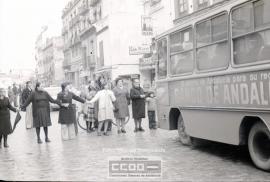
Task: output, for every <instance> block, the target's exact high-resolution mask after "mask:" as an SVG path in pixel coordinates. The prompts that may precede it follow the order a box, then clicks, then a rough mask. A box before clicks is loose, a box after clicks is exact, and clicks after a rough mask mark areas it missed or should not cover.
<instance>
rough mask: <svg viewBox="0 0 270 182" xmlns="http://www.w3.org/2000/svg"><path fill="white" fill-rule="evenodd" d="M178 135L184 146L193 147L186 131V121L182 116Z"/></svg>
mask: <svg viewBox="0 0 270 182" xmlns="http://www.w3.org/2000/svg"><path fill="white" fill-rule="evenodd" d="M178 134H179V138H180V142H181V143H182V144H183V145H192V141H191V138H190V136H189V135H188V134H187V133H186V131H185V125H184V120H183V118H182V116H181V114H180V115H179V117H178Z"/></svg>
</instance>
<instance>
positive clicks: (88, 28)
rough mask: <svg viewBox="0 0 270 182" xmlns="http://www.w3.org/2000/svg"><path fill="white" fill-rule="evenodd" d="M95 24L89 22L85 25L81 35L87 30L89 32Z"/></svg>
mask: <svg viewBox="0 0 270 182" xmlns="http://www.w3.org/2000/svg"><path fill="white" fill-rule="evenodd" d="M91 28H93V26H92V25H91V24H87V25H86V26H84V27H83V29H82V30H81V31H80V36H82V35H84V34H85V33H86V32H88V31H89V30H90V29H91Z"/></svg>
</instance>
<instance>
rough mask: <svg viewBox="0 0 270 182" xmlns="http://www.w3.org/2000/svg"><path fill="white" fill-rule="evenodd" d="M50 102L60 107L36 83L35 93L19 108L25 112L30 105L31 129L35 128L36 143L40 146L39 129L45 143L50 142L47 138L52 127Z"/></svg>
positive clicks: (38, 83)
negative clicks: (31, 115)
mask: <svg viewBox="0 0 270 182" xmlns="http://www.w3.org/2000/svg"><path fill="white" fill-rule="evenodd" d="M50 102H51V103H55V104H58V105H60V103H59V102H57V101H56V100H54V99H53V98H52V97H51V96H50V95H49V94H48V92H46V91H44V89H43V87H42V84H41V83H40V82H37V83H36V87H35V91H34V92H32V93H31V95H30V96H29V97H28V98H27V100H26V101H25V103H24V104H23V105H22V106H21V110H25V109H26V107H27V106H29V104H30V103H32V106H33V107H32V108H33V111H32V113H33V127H34V128H36V133H37V142H38V144H41V143H42V141H41V138H40V128H41V127H43V129H44V133H45V142H50V139H49V137H48V127H49V126H51V125H52V122H51V116H50Z"/></svg>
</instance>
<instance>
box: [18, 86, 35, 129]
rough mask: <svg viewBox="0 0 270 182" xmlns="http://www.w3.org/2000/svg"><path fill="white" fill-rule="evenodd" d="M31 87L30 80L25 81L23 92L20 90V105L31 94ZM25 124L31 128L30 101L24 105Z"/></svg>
mask: <svg viewBox="0 0 270 182" xmlns="http://www.w3.org/2000/svg"><path fill="white" fill-rule="evenodd" d="M31 87H32V84H31V82H30V81H27V82H26V87H25V89H23V92H22V103H21V104H22V105H23V104H24V103H25V102H26V100H27V99H28V97H29V96H30V95H31V93H32V88H31ZM25 125H26V129H31V128H33V115H32V103H30V104H29V105H28V106H27V107H26V114H25Z"/></svg>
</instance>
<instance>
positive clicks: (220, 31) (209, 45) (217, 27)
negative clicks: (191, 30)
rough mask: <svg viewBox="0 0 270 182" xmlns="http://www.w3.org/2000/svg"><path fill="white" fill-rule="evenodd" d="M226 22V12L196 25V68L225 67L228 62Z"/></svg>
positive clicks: (202, 69) (211, 68)
mask: <svg viewBox="0 0 270 182" xmlns="http://www.w3.org/2000/svg"><path fill="white" fill-rule="evenodd" d="M227 22H228V16H227V14H221V15H218V16H216V17H212V18H210V19H208V20H205V21H203V22H201V23H198V24H197V25H196V59H197V68H198V70H200V71H204V70H213V69H221V68H225V67H227V65H228V63H229V49H228V29H227Z"/></svg>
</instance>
